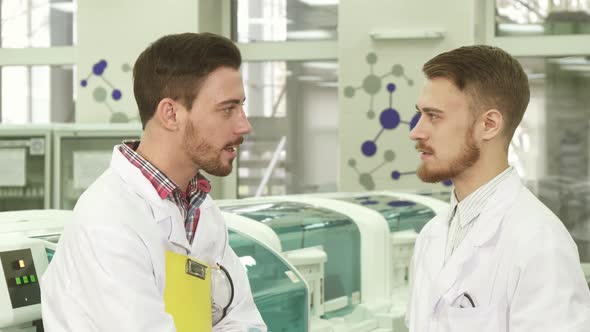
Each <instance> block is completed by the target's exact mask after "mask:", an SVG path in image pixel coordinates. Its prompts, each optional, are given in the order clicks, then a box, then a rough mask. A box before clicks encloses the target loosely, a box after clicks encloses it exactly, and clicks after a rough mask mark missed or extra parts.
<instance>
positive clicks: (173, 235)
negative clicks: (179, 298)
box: [111, 146, 190, 252]
mask: <svg viewBox="0 0 590 332" xmlns="http://www.w3.org/2000/svg"><path fill="white" fill-rule="evenodd" d="M111 168H112V169H113V171H114V172H115V173H117V174H119V176H120V177H121V179H122V180H123V181H124V182H125V183H127V185H128V187H129V189H130V190H132V191H133V192H135V193H136V194H137V195H139V196H141V197H143V198H144V199H145V200H146V202H147V203H148V204H149V206H150V208H151V209H152V213H153V215H154V220H155V221H156V223H157V224H158V226H159V228H160V231H161V232H162V233H163V234H165V235H166V236H167V237H168V240H169V241H170V242H172V243H173V244H175V245H177V246H179V247H181V248H182V249H184V251H185V252H189V251H190V246H189V243H188V240H187V239H186V232H185V229H184V220H183V218H182V216H181V214H180V211H179V210H178V207H177V206H176V205H174V203H172V202H170V201H169V200H166V199H162V198H161V197H160V196H159V195H158V193H157V192H156V190H155V189H154V186H153V185H152V184H151V183H150V182H149V180H148V179H147V178H146V177H145V176H144V175H143V174H142V173H141V171H140V170H139V169H138V168H137V167H135V166H133V165H132V164H131V163H130V162H129V160H127V158H125V156H123V154H121V152H120V151H119V148H118V146H115V148H114V149H113V157H112V159H111Z"/></svg>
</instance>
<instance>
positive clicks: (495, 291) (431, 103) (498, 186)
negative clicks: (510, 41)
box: [406, 46, 590, 332]
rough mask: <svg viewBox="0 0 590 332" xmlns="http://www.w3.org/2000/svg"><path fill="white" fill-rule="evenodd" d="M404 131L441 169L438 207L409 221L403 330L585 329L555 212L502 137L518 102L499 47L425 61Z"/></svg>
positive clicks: (426, 161) (571, 255)
mask: <svg viewBox="0 0 590 332" xmlns="http://www.w3.org/2000/svg"><path fill="white" fill-rule="evenodd" d="M423 71H424V73H425V74H426V78H427V81H426V83H425V85H424V88H423V89H422V93H421V95H420V97H419V99H418V102H417V104H416V108H417V110H418V112H419V113H420V114H421V117H420V120H419V121H418V123H417V125H416V126H415V127H414V128H413V129H412V131H411V132H410V138H411V139H412V140H414V141H415V143H416V150H417V151H418V152H419V156H420V159H421V163H420V166H419V168H418V172H417V173H418V176H419V177H420V178H421V179H422V180H423V181H426V182H438V181H442V180H446V179H452V181H453V184H454V190H453V194H452V197H451V205H450V211H449V213H448V215H442V216H438V217H436V218H434V219H433V220H431V221H430V222H429V223H428V224H427V225H426V227H424V229H423V230H422V232H421V233H420V235H419V237H418V240H417V242H416V247H415V250H414V257H413V259H412V265H411V272H410V289H411V295H410V303H409V307H408V313H407V317H406V323H407V325H408V327H409V329H410V331H412V332H427V331H453V332H461V331H469V332H487V331H490V332H492V331H493V332H504V331H506V332H529V331H535V332H540V331H547V332H556V331H564V332H565V331H568V332H587V331H590V291H589V290H588V286H587V284H586V282H585V280H584V275H583V272H582V269H581V266H580V261H579V257H578V252H577V249H576V245H575V243H574V242H573V240H572V238H571V237H570V235H569V233H568V231H567V230H566V228H565V227H564V225H563V224H562V222H561V221H560V220H559V219H558V218H557V217H556V216H555V215H554V214H553V213H552V212H551V211H550V210H549V209H548V208H547V207H545V206H544V205H543V204H542V203H541V202H540V201H539V200H538V199H537V198H536V197H535V196H533V194H532V193H531V192H530V191H529V190H528V189H526V188H525V187H524V186H523V185H522V184H521V179H520V178H519V176H518V174H517V172H516V171H515V170H514V169H513V168H512V167H511V166H509V165H508V157H507V155H508V145H509V143H510V140H511V138H512V136H513V134H514V131H515V129H516V127H517V126H518V124H519V123H520V121H521V119H522V117H523V114H524V111H525V109H526V107H527V105H528V102H529V86H528V79H527V76H526V74H525V73H524V71H523V69H522V67H521V66H520V64H519V63H518V61H516V59H514V58H513V57H511V56H510V55H509V54H507V53H506V52H504V51H502V50H501V49H498V48H494V47H490V46H469V47H461V48H458V49H455V50H452V51H450V52H446V53H443V54H440V55H438V56H436V57H434V58H433V59H431V60H430V61H428V62H427V63H426V64H425V65H424V67H423Z"/></svg>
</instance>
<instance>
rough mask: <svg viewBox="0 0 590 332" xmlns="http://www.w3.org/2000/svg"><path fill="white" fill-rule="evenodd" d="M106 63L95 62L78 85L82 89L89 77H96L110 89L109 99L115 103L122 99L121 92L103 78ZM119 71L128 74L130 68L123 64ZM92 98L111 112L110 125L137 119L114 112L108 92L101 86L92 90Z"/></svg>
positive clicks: (101, 61)
mask: <svg viewBox="0 0 590 332" xmlns="http://www.w3.org/2000/svg"><path fill="white" fill-rule="evenodd" d="M107 65H108V63H107V61H106V60H100V61H98V62H96V63H95V64H94V65H93V66H92V71H91V72H90V74H88V76H86V78H85V79H83V80H81V81H80V85H81V86H82V87H83V88H86V87H88V83H89V80H90V78H91V77H93V76H96V77H99V78H100V79H101V80H102V81H103V82H104V83H105V84H106V85H107V86H108V88H109V89H110V99H112V100H113V101H114V102H117V101H119V100H121V98H122V97H123V93H122V92H121V90H119V89H117V88H115V87H114V85H113V84H111V82H109V80H108V79H107V78H106V77H105V75H104V74H105V70H106V68H107ZM121 71H123V72H126V73H127V72H130V71H131V66H130V65H129V64H127V63H125V64H123V65H122V66H121ZM92 97H93V98H94V101H96V102H97V103H104V104H105V106H106V107H107V108H108V110H109V111H110V112H111V117H110V122H111V123H117V122H119V123H125V122H129V121H131V120H136V119H139V117H133V118H130V117H129V116H127V114H125V113H124V112H122V111H115V110H114V108H113V106H112V105H111V104H110V103H109V92H108V91H107V89H106V88H105V87H103V86H97V87H95V88H94V90H93V91H92Z"/></svg>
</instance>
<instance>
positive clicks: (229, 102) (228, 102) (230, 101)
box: [217, 98, 246, 106]
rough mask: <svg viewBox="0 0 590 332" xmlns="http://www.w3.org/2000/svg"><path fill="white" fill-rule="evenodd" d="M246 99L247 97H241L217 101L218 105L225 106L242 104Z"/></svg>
mask: <svg viewBox="0 0 590 332" xmlns="http://www.w3.org/2000/svg"><path fill="white" fill-rule="evenodd" d="M245 101H246V98H244V99H242V100H240V99H227V100H224V101H222V102H219V103H217V106H225V105H236V104H237V105H241V104H243V103H244V102H245Z"/></svg>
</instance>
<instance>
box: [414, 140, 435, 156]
mask: <svg viewBox="0 0 590 332" xmlns="http://www.w3.org/2000/svg"><path fill="white" fill-rule="evenodd" d="M414 148H415V149H416V150H420V151H424V152H426V153H430V154H432V153H434V150H433V149H432V148H430V147H428V146H427V145H426V144H423V143H422V142H418V143H416V145H415V146H414Z"/></svg>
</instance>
